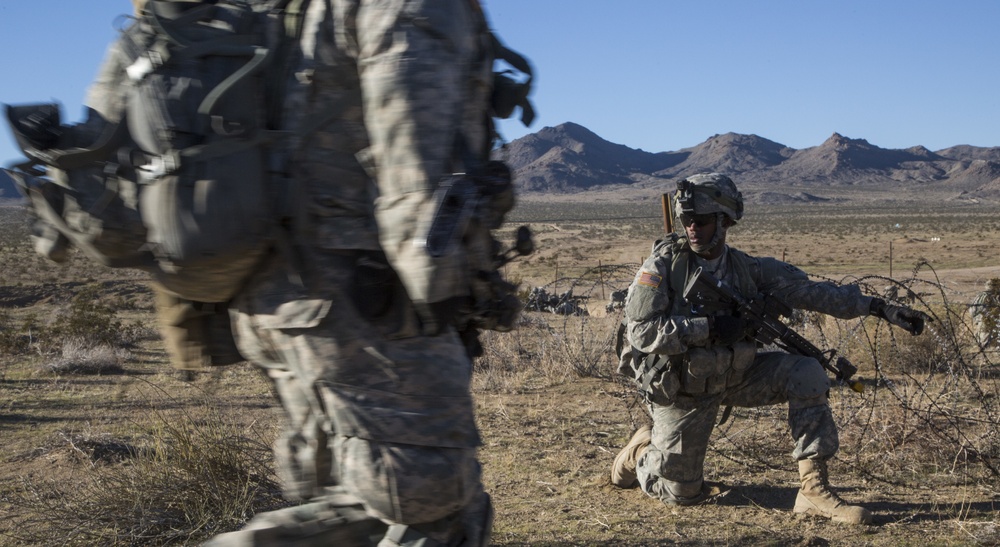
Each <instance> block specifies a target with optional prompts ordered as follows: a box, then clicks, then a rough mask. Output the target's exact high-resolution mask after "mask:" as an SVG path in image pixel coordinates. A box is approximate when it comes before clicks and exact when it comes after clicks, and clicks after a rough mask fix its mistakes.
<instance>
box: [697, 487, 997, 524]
mask: <svg viewBox="0 0 1000 547" xmlns="http://www.w3.org/2000/svg"><path fill="white" fill-rule="evenodd" d="M852 490H856V489H853V488H837V489H836V491H837V493H839V494H842V495H843V496H844V497H845V499H846V501H848V502H849V503H850V502H851V501H852V500H855V499H858V496H854V495H852ZM797 492H798V489H797V488H791V487H780V486H766V485H759V486H758V485H750V486H738V487H735V488H733V489H732V490H730V491H728V492H726V493H724V494H723V495H721V496H717V497H716V498H713V499H712V500H709V501H708V503H711V504H715V505H720V506H731V507H738V506H754V507H760V508H763V509H772V510H777V511H788V512H791V511H792V508H793V507H794V506H795V496H796V494H797ZM862 505H864V507H866V508H867V509H868V510H869V511H871V512H872V513H873V517H874V519H873V522H872V524H873V525H875V526H878V525H884V524H893V523H898V522H913V523H918V522H924V521H934V522H938V521H940V520H941V519H942V517H946V516H947V517H950V516H954V515H953V513H954V511H953V510H952V509H953V508H954V506H951V505H942V504H940V503H900V502H895V501H881V502H866V503H863V504H862ZM961 507H962V510H963V512H965V513H966V514H976V513H979V514H983V515H992V514H995V512H996V511H997V508H998V504H997V503H995V502H990V501H980V502H970V503H964V504H962V506H961Z"/></svg>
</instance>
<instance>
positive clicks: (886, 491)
mask: <svg viewBox="0 0 1000 547" xmlns="http://www.w3.org/2000/svg"><path fill="white" fill-rule="evenodd" d="M558 205H559V204H555V205H552V204H548V205H546V207H545V208H544V211H545V212H546V214H549V213H552V214H555V213H558V212H559V211H565V210H566V209H565V206H563V207H562V208H560V207H559V206H558ZM529 209H530V208H529ZM525 210H528V209H525ZM581 211H583V213H586V208H585V207H584V206H582V205H581V204H574V205H573V212H574V213H577V214H578V215H577V216H575V217H573V218H574V220H571V221H565V222H564V221H560V220H558V219H553V218H550V217H546V218H545V220H546V222H544V223H540V224H539V225H538V227H539V228H540V229H538V230H536V231H537V232H539V237H538V239H539V247H540V251H539V252H538V253H537V254H536V255H533V256H532V257H529V258H527V259H525V260H521V261H519V262H517V263H515V264H512V265H511V266H510V271H509V272H508V275H509V276H511V277H515V278H519V279H521V280H523V282H524V285H525V287H526V288H529V287H534V286H543V287H546V288H547V289H548V290H550V292H553V293H562V292H565V291H568V290H572V292H573V294H574V295H575V296H576V297H580V298H581V299H580V301H581V302H582V303H583V304H584V305H585V306H586V308H587V309H588V312H589V314H588V315H585V316H573V317H563V316H558V315H552V314H544V313H536V312H532V313H526V314H524V315H523V317H522V319H521V321H520V324H519V328H518V330H516V331H514V332H512V333H507V334H498V333H484V335H483V345H484V347H485V355H484V356H483V357H482V358H481V359H480V360H478V361H477V362H476V364H475V375H474V385H473V388H474V394H475V397H476V402H477V413H478V415H477V417H478V420H479V423H480V426H481V429H482V434H483V438H484V446H483V448H482V450H481V453H480V454H481V459H482V460H483V463H484V481H485V483H486V485H487V489H488V491H490V493H491V494H492V495H493V497H494V501H495V502H496V505H497V520H496V524H495V531H494V543H495V544H497V545H508V546H514V545H560V546H562V545H566V546H568V545H668V544H681V545H704V544H711V545H757V544H770V545H803V546H806V545H808V546H818V545H831V544H836V545H839V544H851V545H854V544H867V545H988V544H997V543H1000V531H998V526H1000V524H998V520H997V517H996V514H997V513H996V510H997V509H998V505H1000V493H998V490H997V486H996V485H997V484H1000V477H998V475H997V473H996V467H997V465H998V462H1000V435H998V414H997V412H998V410H997V404H998V403H997V401H998V400H1000V386H998V382H1000V368H998V364H997V360H998V357H997V354H996V353H995V351H996V350H995V348H987V349H985V350H984V349H983V348H979V347H978V346H976V345H975V344H974V343H973V342H972V338H971V332H970V327H969V323H968V317H967V315H966V314H965V311H966V307H967V306H966V305H967V303H968V302H969V301H970V300H971V299H972V297H973V295H974V294H975V292H976V291H978V290H980V289H981V288H982V285H983V284H984V282H985V280H987V279H990V278H992V277H1000V265H997V264H996V263H995V262H991V260H992V258H991V256H984V255H982V254H981V249H980V248H979V246H981V245H982V244H983V243H982V242H983V241H987V242H988V241H992V242H994V243H995V242H996V241H1000V237H998V234H1000V226H998V225H997V224H996V222H993V224H989V223H987V224H983V225H979V226H976V227H975V229H976V230H978V231H979V232H976V233H973V232H970V231H968V229H967V225H965V224H962V223H960V222H959V221H958V220H954V221H952V220H950V219H951V218H952V217H951V216H948V215H949V213H948V212H947V211H945V212H942V213H940V214H935V215H934V216H933V217H932V218H931V217H928V218H930V220H928V221H927V222H928V225H930V224H933V227H934V229H935V230H936V231H938V232H940V233H941V241H940V242H931V241H929V240H927V241H922V240H923V239H924V238H922V237H912V238H910V240H907V241H905V242H901V240H898V239H897V240H895V241H897V243H896V244H895V252H896V253H897V254H896V260H897V263H896V265H895V271H894V273H893V277H894V278H896V279H894V280H892V281H894V282H898V283H899V284H900V285H901V286H902V287H904V288H905V289H907V290H910V291H911V292H913V293H914V294H915V295H916V296H917V297H918V300H917V302H916V303H915V304H914V305H915V306H917V307H918V308H920V309H923V310H925V311H928V312H929V313H932V314H933V315H934V316H935V322H934V324H933V325H932V327H931V328H930V329H929V332H928V333H927V334H926V335H925V336H921V337H917V338H913V337H910V336H908V335H905V334H904V335H901V334H900V331H898V330H892V329H890V328H887V327H886V326H885V325H884V324H879V323H878V322H876V321H874V320H872V319H867V320H859V321H834V320H831V319H825V320H818V319H816V318H814V317H805V318H804V322H803V324H802V325H801V327H800V328H801V330H802V332H803V333H804V334H806V335H807V336H808V337H809V338H810V339H812V340H813V341H814V342H816V343H817V345H821V346H823V347H831V348H836V349H837V350H839V351H840V352H841V353H843V354H845V355H847V356H848V357H850V359H851V360H852V361H853V362H854V363H855V364H856V365H858V366H859V368H860V369H861V371H860V373H859V375H860V376H862V377H863V378H865V380H866V388H867V389H866V391H865V393H864V394H862V395H859V394H856V393H854V392H851V391H850V390H847V389H846V388H844V387H836V388H834V390H833V391H832V394H831V400H832V402H833V407H834V412H835V417H836V419H837V421H838V424H839V425H840V426H841V444H842V449H841V452H840V454H839V457H838V459H837V460H836V461H835V462H833V469H832V471H833V481H834V484H835V485H836V486H838V487H842V493H843V494H844V496H845V497H846V498H847V499H849V500H851V501H855V502H863V503H865V504H866V505H867V506H868V507H870V508H871V509H872V510H873V511H874V512H875V514H876V523H875V525H874V526H870V527H846V526H840V525H836V524H833V523H829V522H824V521H818V520H813V519H808V518H801V517H794V516H792V515H791V514H790V509H791V506H792V503H793V500H794V497H795V488H796V484H797V475H796V473H795V472H794V467H793V466H794V464H793V462H792V461H791V459H790V456H789V454H790V452H791V441H790V439H789V434H788V429H787V425H786V423H785V412H786V410H785V409H784V408H783V407H780V406H777V407H770V408H761V409H737V410H735V411H734V413H733V417H732V418H730V421H729V422H727V423H726V424H724V425H723V426H721V427H719V428H717V430H716V433H715V435H714V437H713V442H712V446H711V450H710V452H709V455H708V458H707V461H706V475H707V476H708V478H710V479H714V480H723V481H725V482H727V483H729V484H730V485H733V486H735V487H736V489H735V490H734V492H733V493H731V494H730V495H728V496H726V497H725V498H724V499H722V500H719V501H718V502H716V503H714V504H711V505H708V506H704V507H698V508H688V509H677V508H671V507H667V506H664V505H663V504H661V503H659V502H656V501H655V500H652V499H649V498H648V497H646V496H645V495H643V494H642V493H641V492H639V491H637V490H620V489H617V488H614V487H613V486H611V485H610V483H609V481H608V471H609V469H610V465H611V461H612V460H613V458H614V456H615V454H616V453H617V451H618V449H619V448H620V447H621V446H622V445H624V443H625V442H626V441H627V439H628V437H629V436H630V434H631V432H632V431H633V430H634V429H635V428H636V427H637V426H638V425H639V424H641V423H645V422H647V421H648V420H649V418H648V416H647V414H646V412H645V410H644V409H643V407H642V405H640V404H638V402H637V400H636V398H635V395H634V390H633V388H632V387H631V386H630V385H629V384H628V382H627V381H625V380H624V379H622V378H621V377H618V376H617V375H616V374H615V368H616V366H617V363H616V360H615V358H614V356H613V355H612V354H611V352H610V351H609V348H610V347H611V344H612V336H613V333H614V330H615V329H616V328H617V325H618V322H619V320H620V313H621V312H620V310H614V309H612V311H610V312H608V311H607V307H606V306H607V304H608V303H609V300H610V297H611V293H612V292H613V291H614V290H616V289H621V288H624V287H626V286H627V285H628V283H629V282H630V281H631V278H632V275H633V274H634V271H635V269H636V268H637V267H638V263H639V261H641V260H642V259H643V258H644V257H645V255H646V254H647V253H648V250H649V246H650V243H651V241H650V239H651V236H650V234H655V233H656V231H657V228H656V222H657V220H656V215H653V217H654V218H653V219H651V220H648V221H646V220H636V221H627V222H623V221H600V222H594V221H586V220H579V219H581V218H585V217H586V216H585V215H583V216H580V215H579V214H580V213H581ZM823 214H827V220H828V222H827V223H826V224H824V223H823V222H822V220H823V217H822V215H823ZM893 214H896V215H902V216H903V217H905V218H906V219H919V218H923V217H922V216H921V215H924V216H926V213H925V212H921V211H911V212H909V213H907V212H906V211H902V212H894V213H893ZM906 215H909V216H906ZM954 216H955V218H958V217H959V216H960V215H957V214H956V215H954ZM527 220H531V219H530V218H528V219H527ZM0 221H4V219H0ZM7 221H9V219H7ZM771 221H773V222H771ZM905 222H906V221H905V220H904V223H905ZM866 223H867V224H866ZM882 224H884V219H882V218H879V217H878V216H877V215H870V216H866V215H865V214H862V212H858V211H855V212H854V213H852V214H850V215H847V214H845V213H843V212H842V211H841V210H839V209H830V210H828V211H827V213H823V212H822V211H821V212H816V211H804V212H802V213H801V214H799V213H792V212H789V211H784V212H778V211H775V212H773V213H766V214H764V215H762V216H758V217H757V220H752V219H751V218H748V220H747V222H744V223H741V225H740V227H739V228H738V231H737V232H734V243H735V244H737V245H739V246H743V247H744V248H746V247H752V248H753V249H752V250H753V252H755V253H757V254H773V255H776V256H779V257H780V256H781V255H782V253H787V254H788V255H789V256H787V257H786V258H788V259H789V260H790V261H792V262H796V263H798V264H800V265H803V266H805V269H806V270H807V271H808V272H810V273H811V274H815V275H823V276H829V277H831V278H833V279H835V280H837V281H846V282H859V283H861V284H862V285H863V286H864V287H865V289H866V290H868V291H869V292H872V293H880V294H881V293H883V291H884V290H885V288H886V286H887V285H889V284H890V283H889V281H890V280H889V279H888V278H889V276H888V264H887V262H886V261H885V260H884V258H885V257H884V256H882V255H881V254H878V255H877V253H875V252H874V251H876V250H877V251H878V252H879V253H883V254H884V252H883V251H886V250H887V249H888V242H889V241H890V239H887V238H890V237H895V236H898V234H892V233H885V234H883V232H884V230H883V227H882ZM4 226H6V227H7V228H8V229H7V230H6V231H4V232H3V233H4V234H7V235H6V236H0V260H2V261H3V267H2V268H0V306H2V308H0V344H4V345H5V346H4V351H3V352H2V353H0V442H2V443H3V446H4V447H5V450H4V457H3V458H0V545H23V544H43V545H56V544H60V545H62V544H79V545H83V544H88V545H92V544H101V545H166V544H170V545H184V544H196V543H198V542H199V541H201V540H202V539H204V538H205V537H207V536H209V535H211V534H213V533H215V532H217V531H221V530H224V529H232V528H236V527H238V526H240V524H241V523H242V522H243V521H245V519H246V518H248V517H249V516H250V514H251V513H252V512H254V511H260V510H265V509H267V508H268V507H271V506H273V505H274V504H277V503H280V502H279V501H278V500H277V499H276V498H275V497H274V495H275V490H274V484H273V475H272V474H271V470H270V468H269V462H270V456H269V454H268V449H267V445H268V444H269V443H270V441H271V439H273V437H274V434H275V431H276V428H277V427H278V423H279V421H280V418H281V411H280V409H279V408H278V407H277V406H276V405H275V403H274V400H273V397H272V395H271V393H270V389H269V386H268V384H267V383H266V382H265V381H264V380H263V379H262V378H261V377H260V375H258V374H256V373H255V372H254V371H253V370H252V368H251V367H249V366H247V365H237V366H232V367H225V368H220V369H215V370H213V371H210V372H206V373H204V374H199V375H197V378H196V379H195V380H194V381H193V382H183V381H181V380H180V379H178V378H177V377H176V376H174V375H173V374H172V371H171V370H170V369H169V367H168V365H167V364H166V356H165V355H164V353H163V348H162V345H161V344H160V343H159V341H158V340H156V339H155V338H153V337H151V336H150V333H151V331H152V327H153V325H154V322H153V321H154V320H153V313H152V307H151V297H150V294H149V292H148V290H147V289H145V288H144V287H143V285H142V283H141V277H136V276H135V275H134V274H132V273H129V272H121V271H113V270H107V269H102V268H97V267H94V266H92V265H89V264H87V263H85V262H83V261H82V260H80V259H79V258H74V259H73V260H72V261H71V262H70V264H68V265H67V266H66V267H65V268H57V267H55V266H53V265H50V264H47V263H44V262H40V261H37V260H36V259H35V258H34V257H33V255H32V254H31V251H30V249H29V248H28V246H27V244H26V243H25V242H24V240H23V239H22V238H23V236H24V233H23V230H22V231H21V232H20V233H18V232H17V230H16V229H12V228H17V226H19V225H18V224H16V223H9V224H5V225H4ZM980 232H981V233H980ZM831 241H834V242H837V243H835V244H831ZM944 245H946V246H947V247H948V248H947V249H943V248H942V247H943V246H944ZM818 249H824V250H825V251H824V253H823V254H822V256H820V253H819V251H818ZM914 249H916V250H914ZM748 250H749V249H748ZM866 250H868V251H872V252H868V253H866V252H865V251H866ZM942 251H943V252H942ZM806 253H809V254H810V255H811V256H809V257H806V256H805V255H806ZM934 253H936V254H934ZM948 254H951V255H954V260H953V261H952V260H951V259H945V255H948ZM876 255H877V256H876ZM911 255H912V256H911ZM928 256H931V257H934V260H931V261H928V262H927V263H926V264H925V265H924V266H921V267H919V268H915V267H914V266H916V265H917V264H918V263H919V262H920V261H919V257H928ZM901 257H905V258H901ZM798 258H807V260H806V262H813V264H812V265H809V264H805V263H804V262H803V261H802V260H798ZM952 262H954V263H955V264H957V265H959V266H957V267H952ZM901 264H906V266H905V267H903V266H901ZM845 272H852V276H849V277H845V275H846V273H845ZM89 286H93V287H96V289H95V290H96V295H93V296H91V297H88V298H87V300H88V301H90V302H93V303H94V305H93V306H82V305H81V304H79V302H80V301H81V299H80V298H79V295H80V294H81V292H84V291H86V290H88V287H89ZM898 294H903V295H904V296H905V295H906V294H907V291H905V290H904V291H903V292H902V293H898ZM74 302H77V304H75V305H76V306H77V307H76V308H74ZM102 309H110V310H111V317H110V318H108V317H105V318H104V319H103V320H101V321H96V322H94V321H92V322H91V323H102V322H103V323H109V322H114V321H119V322H120V323H119V325H120V328H118V329H114V330H115V331H116V332H118V333H120V334H122V335H121V336H117V337H115V338H112V339H111V341H110V343H107V344H106V345H107V347H110V348H113V350H111V352H110V354H105V356H104V357H103V358H102V359H101V360H103V361H105V362H117V363H118V364H119V365H120V367H121V371H120V373H118V374H115V375H107V374H106V373H105V374H104V375H80V374H73V373H71V372H70V371H66V370H63V371H61V372H59V373H56V374H53V373H52V372H47V371H44V370H43V369H44V367H45V366H46V365H47V364H50V363H54V362H57V361H59V360H60V359H62V358H63V355H64V354H66V353H67V352H68V353H69V354H79V355H84V354H85V353H86V352H87V351H94V352H95V353H97V352H99V351H102V350H97V349H94V348H97V347H100V345H99V344H92V345H91V346H89V347H84V346H86V344H84V346H80V347H79V348H78V349H76V350H74V346H73V345H72V344H71V340H72V336H70V335H69V332H70V331H72V330H73V329H74V328H76V327H79V326H80V325H81V324H86V323H87V321H74V320H73V318H74V317H77V318H79V317H82V316H87V314H90V313H97V314H98V316H100V313H104V312H102V311H101V310H102ZM60 318H61V319H60ZM56 325H61V326H60V327H59V328H54V327H55V326H56ZM59 329H63V330H59ZM105 334H107V333H105ZM102 336H103V334H100V333H92V335H88V336H87V337H86V338H87V339H88V340H96V339H100V338H101V337H102ZM125 351H127V352H128V353H124V352H125ZM75 360H78V361H79V360H82V359H80V358H79V357H77V358H76V359H75Z"/></svg>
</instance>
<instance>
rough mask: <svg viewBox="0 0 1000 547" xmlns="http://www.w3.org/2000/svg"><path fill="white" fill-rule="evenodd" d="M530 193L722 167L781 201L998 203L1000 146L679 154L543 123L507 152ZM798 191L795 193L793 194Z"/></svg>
mask: <svg viewBox="0 0 1000 547" xmlns="http://www.w3.org/2000/svg"><path fill="white" fill-rule="evenodd" d="M501 154H502V155H503V157H504V158H505V159H506V160H507V161H508V163H509V164H510V165H511V167H512V168H513V169H514V171H515V173H516V176H517V179H516V184H517V185H518V187H519V189H520V190H522V191H524V192H529V193H530V192H539V193H570V192H581V191H585V190H590V189H598V188H600V189H605V190H608V189H620V190H622V191H624V190H626V189H627V188H637V189H638V188H644V187H648V186H649V185H652V184H657V185H659V184H664V183H667V182H669V181H671V180H673V179H677V178H680V177H683V176H686V175H690V174H694V173H701V172H710V171H716V172H720V173H726V174H728V175H730V176H732V177H733V178H734V179H735V180H736V181H737V183H739V184H740V186H741V188H744V189H745V190H748V191H751V192H757V193H759V194H762V195H763V194H764V193H768V192H772V191H774V190H775V189H776V188H781V189H783V190H782V191H783V194H782V196H784V197H783V199H791V200H793V201H801V200H810V201H811V200H822V199H823V198H822V197H817V196H816V195H813V194H814V193H816V192H819V191H822V190H824V189H826V190H832V189H841V190H850V189H875V190H881V191H892V190H893V189H897V188H898V189H906V188H914V187H920V188H921V189H926V190H939V191H941V192H945V193H947V194H950V195H954V196H955V197H963V198H969V199H972V198H979V197H985V198H991V199H1000V147H995V148H980V147H974V146H967V145H960V146H953V147H950V148H946V149H943V150H938V151H936V152H934V151H931V150H928V149H927V148H925V147H923V146H913V147H911V148H906V149H902V150H899V149H886V148H880V147H878V146H875V145H873V144H871V143H869V142H868V141H866V140H864V139H852V138H848V137H845V136H843V135H840V134H838V133H834V134H833V135H831V136H830V138H828V139H827V140H826V141H825V142H823V143H822V144H820V145H819V146H814V147H810V148H803V149H799V150H797V149H794V148H790V147H788V146H785V145H783V144H780V143H777V142H774V141H770V140H768V139H765V138H763V137H759V136H757V135H743V134H737V133H726V134H724V135H714V136H712V137H710V138H709V139H707V140H706V141H705V142H703V143H701V144H699V145H697V146H693V147H690V148H684V149H681V150H678V151H674V152H658V153H653V152H645V151H643V150H637V149H634V148H629V147H627V146H624V145H621V144H614V143H611V142H608V141H606V140H604V139H602V138H601V137H599V136H597V135H595V134H594V133H593V132H591V131H590V130H588V129H586V128H585V127H582V126H580V125H578V124H575V123H564V124H562V125H559V126H556V127H546V128H544V129H542V130H540V131H538V132H537V133H533V134H531V135H527V136H524V137H522V138H520V139H517V140H515V141H513V142H511V143H509V144H508V145H507V147H506V149H505V150H503V151H501ZM789 188H798V191H796V192H792V193H789V192H788V191H787V189H789Z"/></svg>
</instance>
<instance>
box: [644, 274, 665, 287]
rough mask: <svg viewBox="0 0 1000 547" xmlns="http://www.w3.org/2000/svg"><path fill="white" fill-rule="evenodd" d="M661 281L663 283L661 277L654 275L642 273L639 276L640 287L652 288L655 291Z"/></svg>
mask: <svg viewBox="0 0 1000 547" xmlns="http://www.w3.org/2000/svg"><path fill="white" fill-rule="evenodd" d="M661 281H663V277H661V276H659V275H656V274H655V273H649V272H642V273H641V274H639V284H640V285H646V286H647V287H653V288H654V289H655V288H657V287H659V286H660V282H661Z"/></svg>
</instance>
